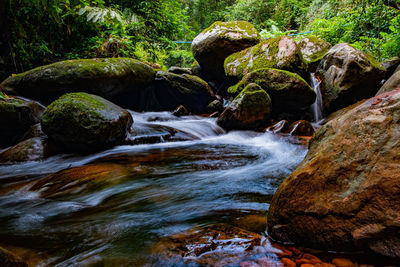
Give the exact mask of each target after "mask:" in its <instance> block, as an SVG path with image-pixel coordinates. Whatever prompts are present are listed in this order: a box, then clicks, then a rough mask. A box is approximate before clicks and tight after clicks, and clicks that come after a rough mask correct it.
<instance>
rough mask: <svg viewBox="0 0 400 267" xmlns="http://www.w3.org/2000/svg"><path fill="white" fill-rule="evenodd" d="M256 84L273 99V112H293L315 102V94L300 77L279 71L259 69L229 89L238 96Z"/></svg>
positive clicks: (229, 91)
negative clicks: (252, 84) (247, 87)
mask: <svg viewBox="0 0 400 267" xmlns="http://www.w3.org/2000/svg"><path fill="white" fill-rule="evenodd" d="M250 83H256V84H258V85H259V86H260V87H261V88H262V89H264V90H265V91H266V92H267V93H268V95H269V96H270V97H271V100H272V105H273V112H274V113H280V112H293V111H297V110H299V109H302V108H306V107H309V106H310V105H311V104H313V103H314V102H315V98H316V95H315V92H314V90H313V89H312V88H311V87H310V86H309V85H308V84H307V82H306V81H305V80H304V79H303V78H301V77H300V75H298V74H295V73H292V72H289V71H284V70H278V69H271V68H266V69H259V70H256V71H253V72H251V73H249V74H247V75H246V76H245V77H244V78H243V79H242V80H241V81H240V82H239V83H238V84H236V85H234V86H232V87H230V88H228V93H229V94H233V95H236V94H238V93H239V92H241V91H242V90H243V89H244V88H245V87H246V86H247V85H248V84H250Z"/></svg>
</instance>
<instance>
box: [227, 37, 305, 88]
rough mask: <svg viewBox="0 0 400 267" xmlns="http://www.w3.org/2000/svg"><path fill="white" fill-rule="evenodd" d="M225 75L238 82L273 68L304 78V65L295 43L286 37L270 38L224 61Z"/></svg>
mask: <svg viewBox="0 0 400 267" xmlns="http://www.w3.org/2000/svg"><path fill="white" fill-rule="evenodd" d="M224 68H225V74H226V75H227V76H228V77H236V78H238V79H239V80H240V79H242V78H243V77H244V76H245V75H246V74H248V73H250V72H252V71H255V70H258V69H263V68H275V69H282V70H287V71H290V72H294V73H298V74H299V75H300V76H302V77H305V76H306V64H305V62H304V61H303V57H302V55H301V52H300V48H299V47H298V46H297V44H296V42H295V41H294V40H293V39H292V38H290V37H287V36H283V37H277V38H270V39H268V40H265V41H263V42H261V43H259V44H258V45H255V46H252V47H250V48H247V49H245V50H242V51H240V52H237V53H235V54H232V55H230V56H229V57H227V58H226V59H225V63H224Z"/></svg>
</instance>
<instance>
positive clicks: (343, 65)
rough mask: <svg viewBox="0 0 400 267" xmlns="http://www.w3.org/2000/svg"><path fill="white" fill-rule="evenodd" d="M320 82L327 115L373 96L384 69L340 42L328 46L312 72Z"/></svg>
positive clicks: (368, 57) (364, 54)
mask: <svg viewBox="0 0 400 267" xmlns="http://www.w3.org/2000/svg"><path fill="white" fill-rule="evenodd" d="M316 75H317V77H318V78H319V79H320V80H321V85H320V91H321V95H322V102H323V111H324V113H325V115H328V114H330V113H332V112H334V111H337V110H339V109H341V108H344V107H346V106H350V105H351V104H354V103H356V102H358V101H360V100H361V99H364V98H370V97H372V96H374V95H375V94H376V93H377V91H378V90H379V88H380V83H381V81H382V79H383V78H384V77H385V69H384V68H383V67H382V66H381V65H380V64H379V62H378V61H377V60H376V59H374V58H373V57H372V56H370V55H368V54H366V53H364V52H362V51H361V50H358V49H355V48H354V47H352V46H351V45H349V44H346V43H342V44H337V45H335V46H334V47H332V48H331V49H330V50H329V52H328V53H327V54H326V55H325V56H324V58H323V59H322V60H321V63H320V64H319V66H318V69H317V71H316Z"/></svg>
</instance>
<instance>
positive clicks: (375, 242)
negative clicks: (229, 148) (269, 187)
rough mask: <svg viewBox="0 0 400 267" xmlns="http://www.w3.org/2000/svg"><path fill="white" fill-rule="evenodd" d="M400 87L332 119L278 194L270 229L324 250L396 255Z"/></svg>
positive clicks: (399, 250) (399, 253) (399, 252)
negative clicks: (361, 251) (368, 251)
mask: <svg viewBox="0 0 400 267" xmlns="http://www.w3.org/2000/svg"><path fill="white" fill-rule="evenodd" d="M399 124H400V90H395V91H391V92H389V93H386V94H383V95H379V96H376V97H374V98H371V99H369V100H367V101H365V102H363V103H360V104H359V105H355V107H354V108H353V109H351V110H349V111H348V112H347V113H344V114H342V115H340V116H337V117H336V118H334V119H332V120H330V121H329V122H328V123H327V124H325V125H324V126H323V127H322V128H321V129H320V130H319V131H317V132H316V134H315V136H314V137H313V139H312V140H311V142H310V149H309V152H308V154H307V156H306V158H305V159H304V160H303V162H302V163H301V164H300V166H299V167H298V168H297V169H296V170H295V171H294V172H293V173H292V174H291V175H290V176H289V177H288V178H286V180H285V181H284V182H283V183H282V184H281V186H280V187H279V188H278V190H277V192H276V193H275V195H274V197H273V200H272V203H271V206H270V210H269V214H268V232H269V234H270V235H271V236H272V237H273V238H275V239H277V240H280V241H284V242H294V243H297V244H302V245H304V246H309V247H316V248H323V249H327V250H335V251H341V250H360V249H363V250H369V249H370V250H373V251H375V252H377V253H380V254H382V255H386V256H390V257H400V216H399V214H400V175H399V162H400V141H399V140H400V130H399Z"/></svg>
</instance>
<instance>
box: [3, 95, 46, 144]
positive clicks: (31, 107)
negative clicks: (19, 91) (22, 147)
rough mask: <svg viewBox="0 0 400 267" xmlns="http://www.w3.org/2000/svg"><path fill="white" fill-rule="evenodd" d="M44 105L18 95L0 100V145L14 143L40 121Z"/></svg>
mask: <svg viewBox="0 0 400 267" xmlns="http://www.w3.org/2000/svg"><path fill="white" fill-rule="evenodd" d="M44 109H45V107H44V106H42V105H41V104H39V103H37V102H35V101H31V100H27V99H23V98H18V97H12V98H8V99H7V100H6V101H2V100H0V147H5V146H10V145H13V144H16V143H17V142H18V140H20V138H21V137H22V136H23V135H24V133H25V132H26V131H27V130H28V129H29V128H30V127H31V126H32V125H34V124H36V123H38V122H39V121H40V117H41V116H42V113H43V110H44Z"/></svg>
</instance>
